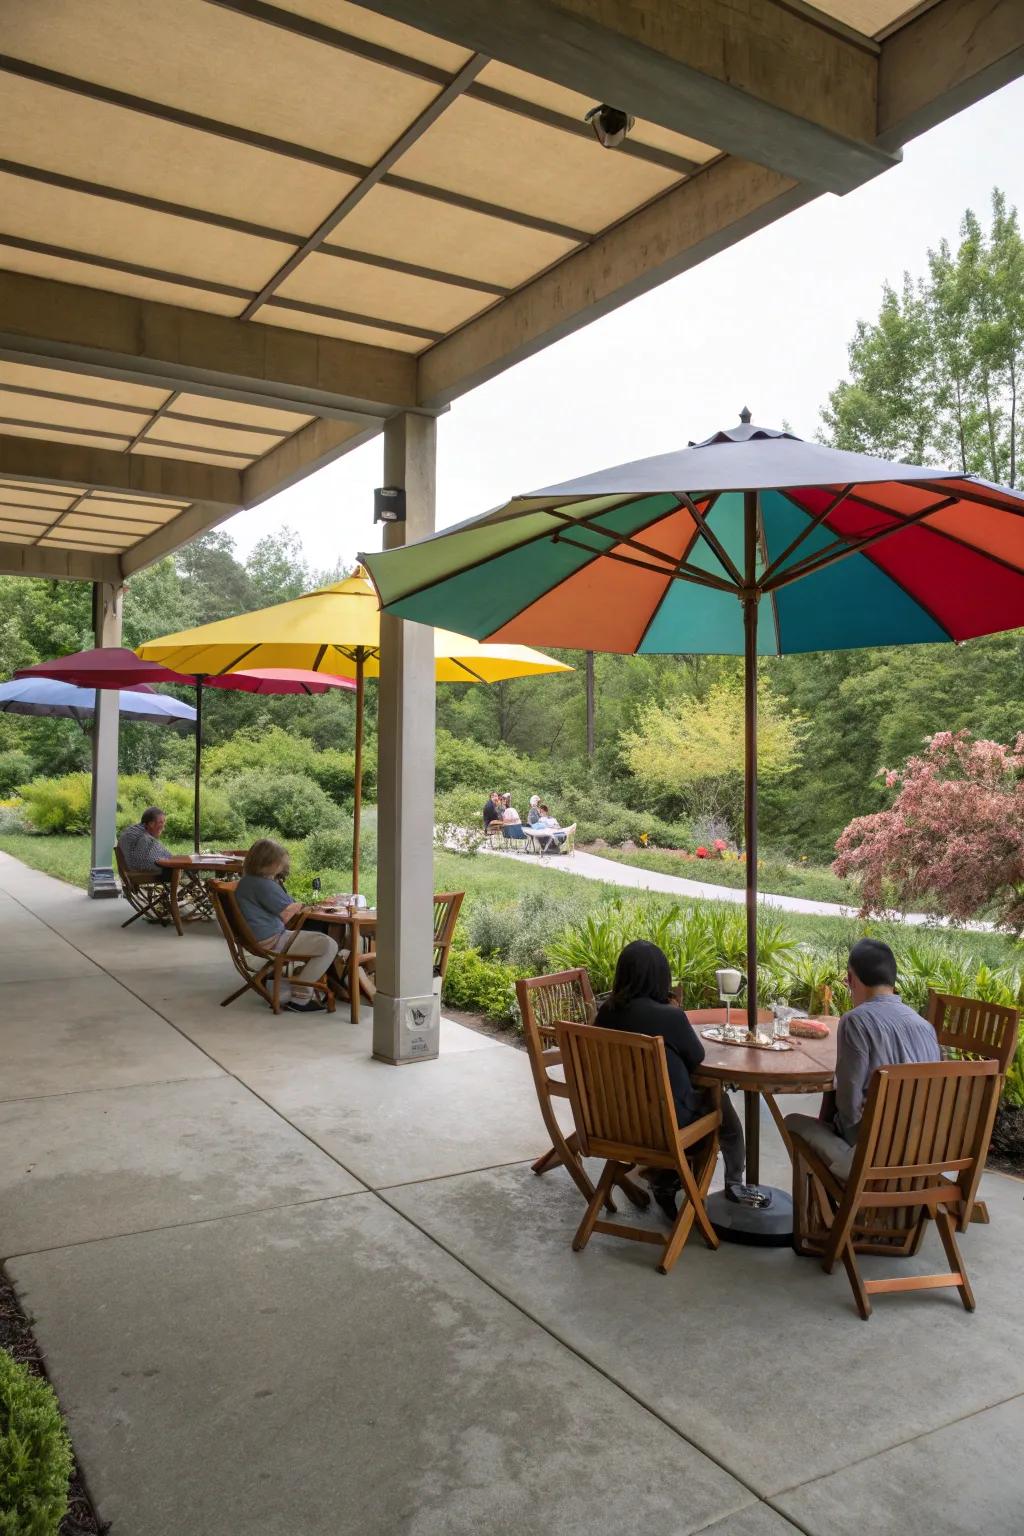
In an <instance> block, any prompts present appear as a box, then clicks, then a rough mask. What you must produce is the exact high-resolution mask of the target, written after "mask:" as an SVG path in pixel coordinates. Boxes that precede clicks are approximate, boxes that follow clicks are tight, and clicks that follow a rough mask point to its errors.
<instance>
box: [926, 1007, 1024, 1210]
mask: <svg viewBox="0 0 1024 1536" xmlns="http://www.w3.org/2000/svg"><path fill="white" fill-rule="evenodd" d="M926 1017H927V1019H928V1022H929V1024H930V1025H931V1026H932V1028H933V1029H934V1031H935V1033H936V1035H937V1037H938V1041H939V1045H940V1046H941V1048H942V1054H943V1057H944V1058H945V1059H949V1058H952V1059H953V1060H956V1061H994V1062H997V1063H998V1066H999V1079H1000V1088H1002V1084H1003V1080H1004V1079H1005V1077H1006V1074H1007V1072H1008V1071H1009V1067H1010V1062H1011V1061H1012V1060H1013V1056H1014V1052H1015V1051H1016V1049H1017V1041H1018V1039H1019V1038H1020V1009H1019V1008H1009V1007H1006V1006H1005V1005H1004V1004H1001V1003H983V1002H982V1001H981V1000H980V999H979V998H976V997H956V996H954V994H953V993H951V992H929V993H928V1009H927V1013H926ZM971 1219H972V1220H974V1221H976V1222H980V1223H982V1224H983V1225H984V1224H986V1223H987V1222H988V1206H987V1205H986V1204H985V1202H984V1200H978V1201H977V1202H976V1203H975V1206H974V1210H973V1212H972V1213H971ZM958 1227H959V1230H960V1231H961V1232H962V1231H963V1230H964V1220H963V1217H962V1216H961V1219H960V1221H959V1222H958Z"/></svg>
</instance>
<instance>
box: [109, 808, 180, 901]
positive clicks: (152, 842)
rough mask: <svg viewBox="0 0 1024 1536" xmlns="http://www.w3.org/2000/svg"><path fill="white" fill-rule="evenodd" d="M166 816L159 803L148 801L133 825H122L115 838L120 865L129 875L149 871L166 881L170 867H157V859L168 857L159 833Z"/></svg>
mask: <svg viewBox="0 0 1024 1536" xmlns="http://www.w3.org/2000/svg"><path fill="white" fill-rule="evenodd" d="M166 823H167V817H166V815H165V814H164V812H163V811H162V810H160V808H159V806H156V805H151V806H148V807H147V809H146V810H144V811H143V813H142V815H141V816H140V817H139V820H138V821H137V822H136V823H135V825H134V826H131V827H125V829H124V831H123V832H122V833H121V836H120V837H119V838H118V840H117V846H118V847H119V848H120V850H121V857H122V858H123V859H124V867H125V869H126V870H128V872H129V874H132V875H149V876H150V877H151V878H152V879H153V880H160V881H161V882H162V883H163V884H164V885H167V884H169V882H170V879H171V871H170V870H169V869H166V868H161V867H160V866H159V865H158V864H157V862H156V861H157V859H169V858H171V857H172V854H171V850H170V849H169V848H166V847H165V846H164V844H163V843H162V842H161V841H160V834H161V832H162V831H163V829H164V826H165V825H166Z"/></svg>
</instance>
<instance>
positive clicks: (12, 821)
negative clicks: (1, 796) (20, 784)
mask: <svg viewBox="0 0 1024 1536" xmlns="http://www.w3.org/2000/svg"><path fill="white" fill-rule="evenodd" d="M31 831H32V828H31V827H30V826H29V824H28V822H27V821H26V820H25V813H24V811H23V810H22V805H21V801H20V800H15V801H10V802H8V803H7V804H6V805H3V804H0V835H3V834H6V835H7V836H8V837H10V836H11V835H12V834H18V835H20V834H22V833H25V832H31Z"/></svg>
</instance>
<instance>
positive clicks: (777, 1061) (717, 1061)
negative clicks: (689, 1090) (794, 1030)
mask: <svg viewBox="0 0 1024 1536" xmlns="http://www.w3.org/2000/svg"><path fill="white" fill-rule="evenodd" d="M686 1016H687V1018H688V1019H689V1020H690V1023H691V1024H692V1025H693V1027H694V1029H695V1030H696V1031H697V1033H698V1035H700V1037H701V1044H702V1045H703V1047H704V1060H703V1062H702V1063H701V1066H700V1067H699V1068H698V1070H697V1071H696V1072H695V1073H694V1081H695V1082H697V1083H713V1082H717V1083H721V1084H723V1086H724V1085H725V1084H727V1083H728V1084H732V1085H734V1086H735V1087H737V1088H741V1089H742V1090H743V1101H744V1117H743V1118H744V1127H743V1128H744V1133H745V1137H746V1143H747V1183H748V1184H757V1183H759V1182H760V1173H761V1106H760V1103H759V1100H760V1099H764V1101H765V1103H766V1104H767V1105H768V1108H769V1110H770V1111H771V1114H772V1118H773V1119H774V1121H775V1124H776V1125H777V1126H778V1128H779V1133H780V1135H781V1136H782V1139H783V1141H784V1142H786V1145H787V1150H788V1138H787V1136H786V1132H785V1130H784V1128H783V1123H782V1111H781V1110H780V1109H779V1107H778V1105H777V1104H776V1102H775V1095H776V1094H777V1093H824V1092H826V1090H827V1089H829V1088H831V1087H832V1079H833V1077H834V1076H835V1070H836V1025H837V1024H838V1023H839V1020H838V1019H833V1018H827V1019H820V1020H816V1021H815V1022H818V1023H822V1024H827V1025H828V1031H829V1032H828V1038H827V1039H824V1040H801V1039H799V1038H798V1037H797V1036H796V1035H793V1036H791V1037H790V1041H789V1044H790V1046H791V1049H790V1050H788V1051H768V1050H757V1049H756V1048H753V1047H750V1046H741V1045H719V1044H717V1043H716V1042H715V1041H712V1040H705V1039H704V1036H703V1031H704V1030H705V1029H707V1028H708V1027H709V1026H710V1025H712V1024H718V1025H721V1024H724V1023H725V1009H724V1008H695V1009H693V1010H689V1009H688V1010H687V1015H686ZM768 1017H770V1015H768V1014H762V1018H765V1019H767V1018H768ZM732 1019H733V1023H734V1024H743V1023H745V1022H746V1020H745V1016H744V1015H743V1014H742V1013H741V1011H740V1010H739V1009H737V1008H734V1009H733V1011H732Z"/></svg>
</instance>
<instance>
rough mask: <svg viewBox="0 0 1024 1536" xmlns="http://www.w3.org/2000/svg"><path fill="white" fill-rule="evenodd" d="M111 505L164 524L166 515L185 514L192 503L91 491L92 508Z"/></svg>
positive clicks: (90, 501)
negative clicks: (99, 505) (99, 504)
mask: <svg viewBox="0 0 1024 1536" xmlns="http://www.w3.org/2000/svg"><path fill="white" fill-rule="evenodd" d="M108 502H109V503H110V504H111V506H114V507H124V508H125V509H126V510H135V511H138V512H142V513H145V514H147V515H148V516H152V517H153V518H154V519H155V520H156V521H158V522H162V521H163V520H164V516H165V514H167V515H170V516H173V515H174V514H175V513H176V512H184V510H185V508H186V507H190V506H191V505H192V503H191V502H190V501H168V500H167V498H166V497H165V496H145V497H135V496H125V495H123V494H122V493H121V492H120V491H90V493H89V504H90V506H92V505H95V504H96V503H102V504H104V505H105V504H106V503H108Z"/></svg>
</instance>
